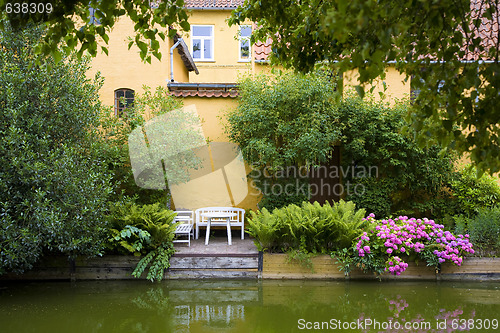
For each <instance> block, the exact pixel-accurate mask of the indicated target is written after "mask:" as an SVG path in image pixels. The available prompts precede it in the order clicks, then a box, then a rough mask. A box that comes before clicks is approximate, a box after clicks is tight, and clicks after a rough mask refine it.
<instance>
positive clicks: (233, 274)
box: [165, 269, 259, 279]
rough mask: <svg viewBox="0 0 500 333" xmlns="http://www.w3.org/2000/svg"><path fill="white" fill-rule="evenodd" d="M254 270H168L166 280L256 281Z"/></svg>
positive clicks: (256, 274)
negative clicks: (233, 279)
mask: <svg viewBox="0 0 500 333" xmlns="http://www.w3.org/2000/svg"><path fill="white" fill-rule="evenodd" d="M258 273H259V272H258V271H257V269H255V270H208V269H205V270H169V271H168V272H167V273H166V275H165V278H166V279H231V278H238V279H256V278H257V276H258Z"/></svg>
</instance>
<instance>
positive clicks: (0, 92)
mask: <svg viewBox="0 0 500 333" xmlns="http://www.w3.org/2000/svg"><path fill="white" fill-rule="evenodd" d="M41 35H42V30H41V29H40V28H37V27H33V26H29V27H27V28H26V29H25V30H22V31H12V30H11V29H10V28H8V26H4V30H3V31H0V45H2V51H1V52H0V110H1V112H0V136H1V140H2V144H1V145H0V274H2V273H4V272H7V271H15V272H22V271H23V270H26V269H29V268H31V267H32V265H33V264H34V263H35V262H36V261H37V260H38V258H39V257H40V256H41V255H42V254H44V253H64V254H67V255H70V256H77V255H97V254H100V253H101V251H102V249H103V245H104V241H105V240H106V232H105V230H106V221H105V218H104V215H105V213H106V211H107V200H108V198H109V196H110V193H111V190H112V187H111V183H110V180H111V179H110V175H109V173H108V171H107V165H106V163H105V160H104V159H103V158H102V156H101V155H100V153H99V149H98V147H97V145H96V143H95V142H94V138H95V137H96V136H97V130H98V125H99V122H98V120H99V110H100V102H99V100H98V90H99V88H100V85H101V83H102V82H101V80H99V78H96V79H95V80H90V79H88V78H87V77H86V71H87V69H88V61H87V60H86V59H82V60H75V59H74V58H72V57H67V58H65V59H64V61H62V62H60V63H58V64H55V63H54V61H53V60H51V59H50V58H41V57H38V59H39V60H40V62H41V63H42V65H37V64H36V63H35V62H36V60H37V56H36V55H35V54H34V50H33V48H34V45H35V44H36V43H37V42H38V41H39V39H40V36H41ZM45 65H50V66H45ZM47 67H51V68H52V69H51V70H48V69H47Z"/></svg>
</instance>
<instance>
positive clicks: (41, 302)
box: [0, 280, 500, 333]
mask: <svg viewBox="0 0 500 333" xmlns="http://www.w3.org/2000/svg"><path fill="white" fill-rule="evenodd" d="M499 320H500V284H498V283H428V282H425V283H420V282H418V283H417V282H404V283H394V282H382V283H381V282H375V281H373V282H314V281H260V282H258V281H202V280H200V281H164V282H162V283H149V282H144V281H105V282H100V281H97V282H95V281H93V282H76V283H70V282H50V283H48V282H43V283H40V282H37V283H17V284H5V283H4V284H0V332H16V333H20V332H50V333H54V332H265V333H268V332H304V331H315V332H320V331H323V332H330V331H331V332H336V331H337V332H338V331H341V332H347V331H350V332H407V331H408V329H407V328H405V327H404V326H403V325H405V323H408V324H407V325H412V326H413V327H415V328H418V329H414V330H412V331H413V332H456V331H460V328H462V329H463V330H464V331H471V332H498V331H500V327H499V326H498V321H499ZM398 324H399V325H401V326H398ZM375 325H378V326H375ZM479 326H482V328H480V329H478V328H477V327H479ZM472 327H475V328H474V329H472ZM309 328H310V329H309ZM315 328H317V329H315ZM321 328H322V329H321ZM342 328H345V329H342ZM391 328H392V329H391ZM395 328H399V329H395ZM487 328H489V330H488V329H487ZM494 328H496V329H494Z"/></svg>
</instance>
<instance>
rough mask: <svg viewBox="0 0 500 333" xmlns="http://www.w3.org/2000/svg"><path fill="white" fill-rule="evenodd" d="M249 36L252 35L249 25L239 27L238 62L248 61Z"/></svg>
mask: <svg viewBox="0 0 500 333" xmlns="http://www.w3.org/2000/svg"><path fill="white" fill-rule="evenodd" d="M250 35H252V26H251V25H240V35H239V39H240V43H239V51H238V53H239V60H240V61H250V60H251V57H250V53H251V52H252V48H251V47H250Z"/></svg>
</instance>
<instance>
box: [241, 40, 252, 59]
mask: <svg viewBox="0 0 500 333" xmlns="http://www.w3.org/2000/svg"><path fill="white" fill-rule="evenodd" d="M240 45H241V46H240V52H241V59H248V58H249V57H250V43H249V42H248V40H242V41H241V44H240Z"/></svg>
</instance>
